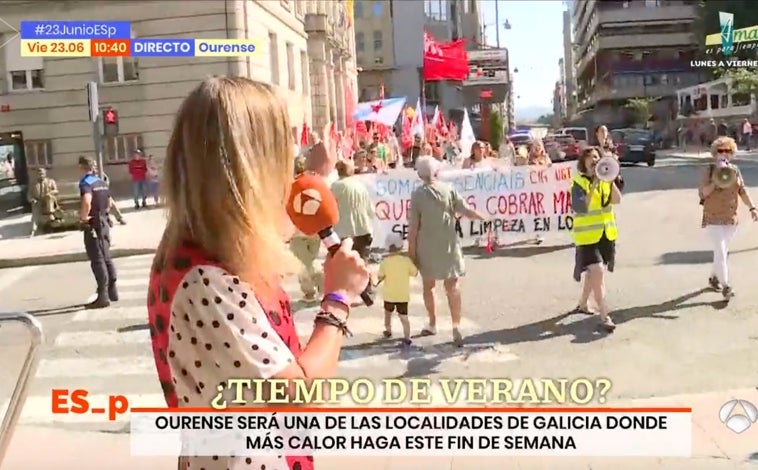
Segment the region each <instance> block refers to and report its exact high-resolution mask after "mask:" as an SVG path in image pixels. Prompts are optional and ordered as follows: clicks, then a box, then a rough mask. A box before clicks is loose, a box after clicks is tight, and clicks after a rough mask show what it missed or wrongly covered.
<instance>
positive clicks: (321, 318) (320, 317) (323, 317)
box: [313, 311, 353, 338]
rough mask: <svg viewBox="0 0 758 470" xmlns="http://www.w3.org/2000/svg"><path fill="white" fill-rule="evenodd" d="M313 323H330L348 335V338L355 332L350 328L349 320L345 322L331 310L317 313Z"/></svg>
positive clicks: (344, 334)
mask: <svg viewBox="0 0 758 470" xmlns="http://www.w3.org/2000/svg"><path fill="white" fill-rule="evenodd" d="M313 323H314V324H316V325H318V324H323V325H329V326H333V327H335V328H337V329H338V330H340V331H342V335H343V336H347V337H348V338H349V337H351V336H353V333H352V332H351V331H350V329H349V328H348V327H347V322H344V321H342V320H340V319H339V318H337V317H336V316H335V315H334V314H333V313H331V312H325V311H322V312H319V313H318V314H316V318H315V319H314V320H313Z"/></svg>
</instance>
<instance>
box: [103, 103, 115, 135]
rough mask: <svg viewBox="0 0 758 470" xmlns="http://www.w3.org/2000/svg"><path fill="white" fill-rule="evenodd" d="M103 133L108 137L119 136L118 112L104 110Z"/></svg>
mask: <svg viewBox="0 0 758 470" xmlns="http://www.w3.org/2000/svg"><path fill="white" fill-rule="evenodd" d="M103 131H104V134H105V135H106V137H115V136H117V135H118V111H116V110H115V109H113V108H107V109H104V110H103Z"/></svg>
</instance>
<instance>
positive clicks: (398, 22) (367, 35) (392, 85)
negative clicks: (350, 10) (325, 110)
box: [355, 0, 481, 112]
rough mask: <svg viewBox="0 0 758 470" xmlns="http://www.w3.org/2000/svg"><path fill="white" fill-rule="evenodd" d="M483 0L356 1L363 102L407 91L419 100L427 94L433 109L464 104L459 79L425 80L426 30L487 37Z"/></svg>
mask: <svg viewBox="0 0 758 470" xmlns="http://www.w3.org/2000/svg"><path fill="white" fill-rule="evenodd" d="M478 3H479V0H423V1H422V0H419V1H409V0H355V37H356V58H357V61H358V66H359V67H360V74H359V79H358V82H359V88H360V92H359V95H360V97H361V100H362V101H369V100H373V99H378V96H379V90H380V89H381V87H382V86H384V91H385V96H388V97H389V96H396V97H400V96H405V97H406V99H407V102H408V103H410V104H412V105H415V103H416V101H417V100H418V99H420V98H421V97H422V95H423V96H424V97H425V98H426V104H427V111H428V112H431V111H432V110H433V109H434V107H435V106H437V105H439V106H440V108H441V109H443V110H444V111H449V110H450V109H454V108H460V107H462V106H463V104H464V100H463V95H462V93H461V87H460V84H458V83H449V82H434V83H424V82H423V79H422V68H423V54H424V51H423V46H424V41H423V32H424V29H426V30H427V31H428V32H429V33H431V34H432V35H433V36H434V37H435V38H436V39H437V40H439V41H449V40H454V39H458V38H463V37H465V38H467V39H469V40H470V41H471V42H472V43H473V44H477V43H479V42H480V41H481V32H480V27H479V6H478Z"/></svg>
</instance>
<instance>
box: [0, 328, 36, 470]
mask: <svg viewBox="0 0 758 470" xmlns="http://www.w3.org/2000/svg"><path fill="white" fill-rule="evenodd" d="M11 321H18V322H22V323H24V325H26V328H27V329H28V330H29V333H30V334H31V344H30V345H29V352H28V353H27V354H26V358H25V359H24V365H23V366H22V367H21V373H20V374H19V376H18V381H17V382H16V387H15V388H14V389H13V394H12V395H11V399H10V400H9V401H8V409H7V410H6V411H5V416H3V421H2V424H0V466H2V463H3V458H4V457H5V453H6V451H7V450H8V446H9V445H10V443H11V437H13V431H14V429H15V427H16V424H17V423H18V420H19V418H20V417H21V411H22V409H23V408H24V402H25V401H26V395H27V394H28V393H29V390H28V388H29V383H30V382H31V380H32V378H33V377H34V375H35V373H36V372H37V364H38V363H39V352H40V351H39V350H40V346H42V343H43V341H44V335H43V334H42V325H41V324H40V322H39V320H37V319H36V318H34V317H33V316H32V315H29V314H28V313H0V323H3V322H11Z"/></svg>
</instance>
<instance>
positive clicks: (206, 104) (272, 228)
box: [156, 77, 298, 290]
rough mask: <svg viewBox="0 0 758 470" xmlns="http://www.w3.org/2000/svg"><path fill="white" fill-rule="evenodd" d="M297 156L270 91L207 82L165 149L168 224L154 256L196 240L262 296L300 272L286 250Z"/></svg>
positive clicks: (220, 80) (237, 82)
mask: <svg viewBox="0 0 758 470" xmlns="http://www.w3.org/2000/svg"><path fill="white" fill-rule="evenodd" d="M293 152H294V149H293V142H292V137H291V135H290V123H289V117H288V113H287V109H286V108H285V106H284V104H283V103H282V101H281V100H280V99H279V98H278V97H277V96H276V93H275V91H274V89H273V88H272V87H271V86H269V85H267V84H265V83H260V82H255V81H252V80H249V79H247V78H242V77H213V78H209V79H207V80H205V81H203V82H202V83H201V84H200V85H198V86H197V88H195V89H194V90H193V91H192V92H191V93H190V94H189V96H187V98H186V99H185V100H184V103H182V106H181V108H180V110H179V113H178V114H177V116H176V121H175V123H174V130H173V132H172V134H171V138H170V140H169V144H168V149H167V151H166V160H165V165H164V172H163V181H162V188H165V189H164V191H165V193H164V194H165V197H166V203H167V208H168V222H167V224H166V230H165V233H164V235H163V240H162V241H161V245H160V247H159V249H158V254H157V255H156V258H158V259H164V260H165V259H166V257H167V256H168V255H169V254H170V252H171V251H173V250H174V249H175V248H176V247H178V246H179V244H181V243H182V241H184V240H186V241H191V242H193V243H195V244H198V245H200V246H201V247H203V249H204V250H205V251H206V252H208V253H209V254H211V255H213V256H214V257H216V258H217V259H218V260H219V261H220V263H221V264H222V265H223V266H224V267H225V268H226V269H228V270H229V271H230V272H232V273H233V274H236V275H239V276H240V277H242V278H243V279H244V280H246V281H248V282H250V283H251V284H253V286H254V287H255V288H256V289H261V290H268V289H270V288H274V287H275V286H276V285H277V284H278V281H279V277H280V276H283V275H286V274H290V273H293V272H295V271H296V270H297V266H298V264H297V261H296V260H295V258H294V257H293V256H292V254H291V252H290V250H289V249H287V246H286V244H285V237H286V236H287V234H288V232H290V231H291V224H290V222H289V220H287V216H286V213H285V202H286V198H287V193H288V191H289V187H290V184H291V182H292V178H293V169H294V168H293V167H294V162H293V158H292V154H293Z"/></svg>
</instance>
